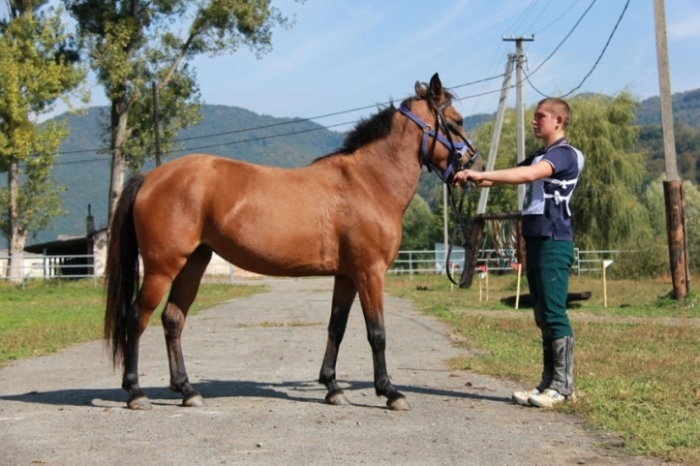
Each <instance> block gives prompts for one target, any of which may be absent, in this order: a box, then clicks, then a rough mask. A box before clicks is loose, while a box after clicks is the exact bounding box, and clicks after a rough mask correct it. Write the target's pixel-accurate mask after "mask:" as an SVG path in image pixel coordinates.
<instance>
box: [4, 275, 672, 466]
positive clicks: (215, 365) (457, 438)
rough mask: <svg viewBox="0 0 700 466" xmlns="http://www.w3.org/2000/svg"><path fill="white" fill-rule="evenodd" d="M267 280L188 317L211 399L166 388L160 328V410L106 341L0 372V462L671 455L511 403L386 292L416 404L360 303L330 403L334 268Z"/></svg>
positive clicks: (457, 460)
mask: <svg viewBox="0 0 700 466" xmlns="http://www.w3.org/2000/svg"><path fill="white" fill-rule="evenodd" d="M256 283H260V282H256ZM263 283H264V284H266V285H267V286H268V290H269V291H268V292H266V293H261V294H258V295H255V296H252V297H249V298H243V299H238V300H234V301H231V302H227V303H224V304H221V305H218V306H216V307H214V308H212V309H209V310H206V311H203V312H201V313H199V314H198V315H196V316H191V317H190V318H188V320H187V325H186V329H185V332H184V334H183V350H184V354H185V360H186V364H187V368H188V372H189V375H190V380H191V381H192V382H193V384H194V386H195V388H196V389H197V390H199V391H200V392H201V393H202V395H203V396H204V398H205V403H206V404H205V406H204V407H203V408H184V407H182V406H181V405H180V401H181V400H180V397H179V394H175V393H172V392H170V391H169V390H168V389H167V387H168V379H169V375H168V364H167V360H166V352H165V343H164V338H163V334H162V330H161V328H160V325H151V326H150V327H149V328H148V330H147V331H146V332H145V333H144V336H143V338H142V340H141V352H140V354H141V356H140V366H139V369H140V382H141V386H142V387H143V388H144V391H145V392H146V394H147V395H148V396H149V398H150V399H151V402H152V404H153V409H152V410H150V411H132V410H129V409H127V408H126V393H125V392H124V391H123V390H121V388H120V385H121V375H120V374H119V373H115V372H114V371H113V369H112V366H111V363H110V358H109V354H108V352H107V351H106V350H105V348H104V345H103V342H102V341H97V342H91V343H86V344H81V345H76V346H73V347H71V348H68V349H66V350H62V351H60V352H58V353H55V354H51V355H48V356H43V357H37V358H29V359H23V360H20V361H16V362H14V363H11V364H9V365H6V366H5V367H2V368H0V464H2V465H31V464H46V465H116V464H119V465H122V464H128V465H151V466H152V465H193V464H201V465H221V464H255V465H316V464H318V465H321V464H323V465H329V464H371V465H479V466H491V465H523V466H525V465H569V464H570V465H576V464H586V465H627V466H630V465H636V466H651V465H658V464H662V463H660V462H655V461H653V460H650V459H645V458H641V457H630V456H627V455H625V454H624V452H623V451H622V450H621V448H619V446H618V445H619V443H620V441H619V439H618V438H616V436H615V435H612V434H604V433H600V432H591V431H588V430H586V429H585V428H584V425H583V423H582V422H581V421H580V420H579V419H577V418H576V417H573V416H569V415H563V414H558V413H553V412H549V411H544V410H539V409H536V408H527V407H519V406H516V405H514V404H513V403H512V402H511V399H510V395H511V393H512V391H513V390H514V389H516V388H521V387H520V386H519V385H518V384H516V383H513V382H510V381H504V380H500V379H495V378H492V377H487V376H483V375H480V374H475V373H472V372H466V371H455V370H450V369H449V368H448V366H447V364H446V361H447V360H448V359H449V358H452V357H455V356H458V355H460V354H463V353H464V352H465V351H468V350H466V349H464V348H463V347H462V348H458V347H457V346H456V345H455V344H454V343H455V340H456V337H455V336H454V335H451V331H450V328H449V327H448V326H447V325H446V324H444V323H442V322H440V321H438V320H436V319H434V318H431V317H428V316H425V315H423V314H422V313H420V312H419V311H417V310H416V309H414V308H413V307H412V306H411V304H410V303H409V302H408V301H404V300H399V299H396V298H392V297H389V296H387V297H386V300H385V322H386V328H387V351H386V358H387V363H388V368H389V374H390V376H391V378H392V382H393V383H394V385H395V386H396V387H397V388H398V389H399V390H400V391H402V392H403V393H404V394H405V395H406V397H407V398H408V401H409V403H410V404H411V406H412V408H413V409H412V410H411V411H408V412H395V411H390V410H389V409H387V408H386V406H385V401H386V400H385V399H383V398H378V397H377V396H376V395H375V394H374V388H373V380H372V355H371V351H370V348H369V344H368V343H367V340H366V332H365V328H364V321H363V319H362V312H361V311H360V307H359V303H357V302H356V303H355V305H354V307H353V310H352V311H351V314H350V321H349V323H348V330H347V332H346V336H345V341H344V342H343V345H342V347H341V349H340V356H339V360H338V367H337V372H338V380H339V381H340V384H341V386H342V387H343V389H344V390H345V394H346V396H347V398H348V400H349V401H350V405H346V406H330V405H327V404H325V403H324V402H323V399H324V396H325V387H323V386H322V385H320V384H318V383H317V378H318V372H319V369H320V366H321V361H322V358H323V353H324V350H325V344H326V325H327V321H328V316H329V312H330V300H331V291H332V286H333V282H332V280H331V279H300V280H293V279H280V280H265V281H263ZM533 331H534V329H533ZM472 351H475V352H476V353H478V349H473V350H472Z"/></svg>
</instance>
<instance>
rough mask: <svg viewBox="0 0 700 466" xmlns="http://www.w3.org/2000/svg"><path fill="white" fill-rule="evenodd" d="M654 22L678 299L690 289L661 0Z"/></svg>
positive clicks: (666, 193) (670, 239) (670, 245)
mask: <svg viewBox="0 0 700 466" xmlns="http://www.w3.org/2000/svg"><path fill="white" fill-rule="evenodd" d="M654 23H655V26H656V27H655V31H656V59H657V63H658V68H659V97H660V98H661V123H662V126H663V136H664V158H665V160H666V180H667V181H665V182H664V199H665V203H666V228H667V231H668V253H669V263H670V268H671V280H672V281H673V295H674V298H675V299H677V300H682V299H685V298H686V297H687V296H688V293H689V290H690V286H689V276H690V273H689V270H688V248H687V244H686V235H685V212H684V207H683V183H682V181H681V180H680V179H679V177H678V166H677V164H676V141H675V135H674V132H673V107H672V100H671V73H670V71H669V66H668V44H667V41H666V12H665V6H664V0H654Z"/></svg>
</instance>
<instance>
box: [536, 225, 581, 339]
mask: <svg viewBox="0 0 700 466" xmlns="http://www.w3.org/2000/svg"><path fill="white" fill-rule="evenodd" d="M525 248H526V249H525V250H526V254H527V268H526V274H527V283H528V286H529V288H530V296H531V298H532V305H533V308H534V311H535V322H536V323H537V326H538V327H539V328H540V330H541V331H542V339H543V340H544V341H553V340H557V339H559V338H563V337H572V336H574V333H573V330H572V329H571V323H570V322H569V316H568V314H567V313H566V300H567V297H568V293H569V270H570V269H571V265H572V264H573V262H574V245H573V242H572V241H557V240H555V239H553V238H550V237H540V236H536V237H535V236H529V237H526V238H525Z"/></svg>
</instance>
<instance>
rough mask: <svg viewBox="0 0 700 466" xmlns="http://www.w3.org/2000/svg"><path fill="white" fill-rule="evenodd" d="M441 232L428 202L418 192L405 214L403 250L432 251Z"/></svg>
mask: <svg viewBox="0 0 700 466" xmlns="http://www.w3.org/2000/svg"><path fill="white" fill-rule="evenodd" d="M440 233H441V230H440V227H439V225H438V224H437V223H436V222H435V217H434V216H433V214H432V213H431V212H430V207H429V206H428V203H427V202H425V200H424V199H423V198H422V197H421V196H420V195H418V194H416V195H415V196H413V199H412V200H411V203H410V204H409V205H408V209H406V213H405V214H404V216H403V234H402V237H401V250H403V251H431V250H433V249H434V247H435V244H434V243H435V239H436V237H439V235H440Z"/></svg>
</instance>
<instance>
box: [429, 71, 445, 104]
mask: <svg viewBox="0 0 700 466" xmlns="http://www.w3.org/2000/svg"><path fill="white" fill-rule="evenodd" d="M430 95H431V96H432V97H433V99H435V101H436V102H439V101H440V98H441V97H442V82H441V81H440V76H438V74H437V73H435V74H434V75H433V77H432V78H430Z"/></svg>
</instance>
